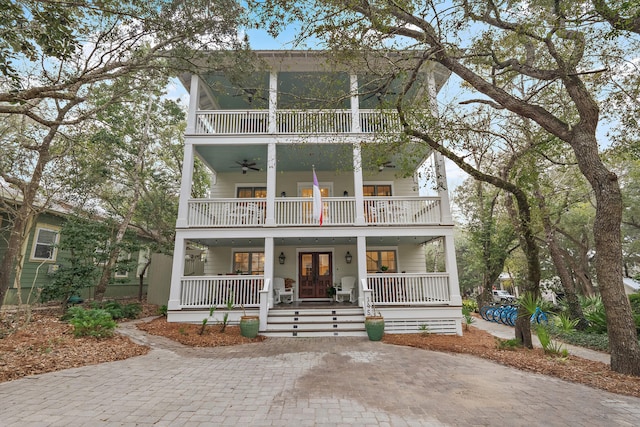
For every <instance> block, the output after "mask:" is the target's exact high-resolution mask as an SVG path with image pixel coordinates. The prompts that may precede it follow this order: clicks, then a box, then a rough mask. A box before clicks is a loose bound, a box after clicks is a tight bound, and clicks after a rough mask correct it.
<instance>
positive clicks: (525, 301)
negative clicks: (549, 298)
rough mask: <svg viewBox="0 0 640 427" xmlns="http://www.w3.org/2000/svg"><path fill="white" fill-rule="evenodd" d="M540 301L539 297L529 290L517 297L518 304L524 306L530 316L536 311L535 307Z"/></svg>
mask: <svg viewBox="0 0 640 427" xmlns="http://www.w3.org/2000/svg"><path fill="white" fill-rule="evenodd" d="M540 302H541V301H540V298H537V297H536V296H535V295H533V294H531V293H529V292H527V293H525V294H523V295H522V296H521V297H520V298H518V305H519V306H521V307H524V309H525V310H526V311H527V313H528V315H529V316H531V315H532V314H533V313H534V312H535V311H536V308H538V307H539V306H540Z"/></svg>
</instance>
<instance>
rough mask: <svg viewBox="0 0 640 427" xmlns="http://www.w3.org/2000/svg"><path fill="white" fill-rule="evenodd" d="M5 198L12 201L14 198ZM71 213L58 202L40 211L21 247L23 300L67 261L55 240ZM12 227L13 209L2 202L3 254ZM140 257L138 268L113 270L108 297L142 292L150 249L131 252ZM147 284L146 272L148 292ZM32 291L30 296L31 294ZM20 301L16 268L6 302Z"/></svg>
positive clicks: (89, 293) (89, 294) (31, 298)
mask: <svg viewBox="0 0 640 427" xmlns="http://www.w3.org/2000/svg"><path fill="white" fill-rule="evenodd" d="M5 202H7V203H9V204H11V203H14V202H13V201H7V200H5ZM70 215H71V209H70V208H69V207H67V206H64V205H62V204H60V205H56V206H54V207H52V208H50V209H47V210H46V211H44V212H42V213H40V214H38V215H37V217H36V218H35V220H34V221H33V223H32V227H31V230H30V231H29V235H28V237H27V239H26V241H25V244H24V245H23V248H22V258H23V259H24V262H23V271H22V275H21V278H20V287H21V289H22V302H23V303H27V302H28V301H31V302H33V301H34V300H35V299H36V298H37V293H36V289H33V292H32V287H33V286H34V285H35V287H36V288H38V287H41V286H43V285H45V284H47V283H50V282H51V280H52V277H51V274H52V273H53V272H54V271H56V269H57V268H58V267H59V266H60V265H61V264H62V263H64V262H65V258H66V257H65V256H64V255H65V254H64V252H62V251H60V250H59V249H58V248H57V247H56V244H57V243H58V242H59V237H60V230H61V229H62V226H63V224H64V222H65V221H66V218H68V217H69V216H70ZM9 227H10V213H9V211H8V210H7V208H6V205H0V257H2V256H4V253H5V252H6V250H7V237H8V233H9ZM128 256H130V257H131V258H133V259H137V260H138V268H137V271H128V272H127V271H120V272H115V273H114V279H115V282H114V283H113V284H110V285H109V287H108V288H107V293H106V297H107V298H123V297H137V296H138V292H139V283H140V282H139V273H140V272H141V271H142V269H143V268H144V265H145V263H146V260H147V257H148V256H149V253H148V250H141V251H139V252H138V253H135V254H129V255H128ZM147 286H148V279H147V275H145V277H144V278H143V293H144V294H145V295H146V292H147ZM30 294H31V296H29V295H30ZM93 294H94V292H93V288H87V289H85V290H83V292H82V297H83V298H85V299H90V298H93ZM18 302H19V298H18V287H17V286H16V283H15V268H14V270H13V272H12V275H11V286H10V287H9V289H8V291H7V295H6V297H5V302H4V304H7V305H12V304H17V303H18Z"/></svg>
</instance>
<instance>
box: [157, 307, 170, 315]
mask: <svg viewBox="0 0 640 427" xmlns="http://www.w3.org/2000/svg"><path fill="white" fill-rule="evenodd" d="M168 311H169V307H167V304H164V305H161V306H160V307H158V314H159V315H160V316H164V317H167V312H168Z"/></svg>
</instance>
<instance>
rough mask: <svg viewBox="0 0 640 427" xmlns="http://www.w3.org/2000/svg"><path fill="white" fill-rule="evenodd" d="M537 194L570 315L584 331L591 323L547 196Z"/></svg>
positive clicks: (552, 257) (543, 223) (546, 236)
mask: <svg viewBox="0 0 640 427" xmlns="http://www.w3.org/2000/svg"><path fill="white" fill-rule="evenodd" d="M536 196H537V198H538V205H539V206H540V214H541V217H542V226H543V228H544V233H545V240H546V242H547V247H548V248H549V254H550V255H551V260H552V261H553V265H554V267H555V268H556V273H558V277H559V278H560V282H561V283H562V287H563V289H564V294H565V298H566V300H567V305H568V306H569V315H570V316H571V318H572V319H576V320H578V324H577V325H576V329H578V330H581V331H582V330H584V329H586V327H587V326H589V324H588V323H587V321H586V320H585V318H584V313H583V312H582V306H581V305H580V301H579V300H578V295H577V293H576V287H575V282H574V281H573V276H572V275H571V271H570V270H569V269H568V268H567V265H566V264H565V262H564V258H563V257H562V249H561V248H560V246H559V245H558V241H557V240H556V234H555V229H554V228H553V225H551V219H550V218H549V211H548V210H547V204H546V201H545V198H544V196H543V195H542V193H540V192H539V191H536Z"/></svg>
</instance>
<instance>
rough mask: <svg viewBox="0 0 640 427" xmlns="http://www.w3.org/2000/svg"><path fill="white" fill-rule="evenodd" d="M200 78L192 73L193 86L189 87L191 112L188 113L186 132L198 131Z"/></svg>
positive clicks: (188, 133)
mask: <svg viewBox="0 0 640 427" xmlns="http://www.w3.org/2000/svg"><path fill="white" fill-rule="evenodd" d="M199 82H200V78H199V77H198V76H197V75H196V74H192V75H191V88H190V89H189V112H188V114H187V130H186V134H187V135H190V134H194V133H196V117H197V112H198V99H199V98H200V86H199Z"/></svg>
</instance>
